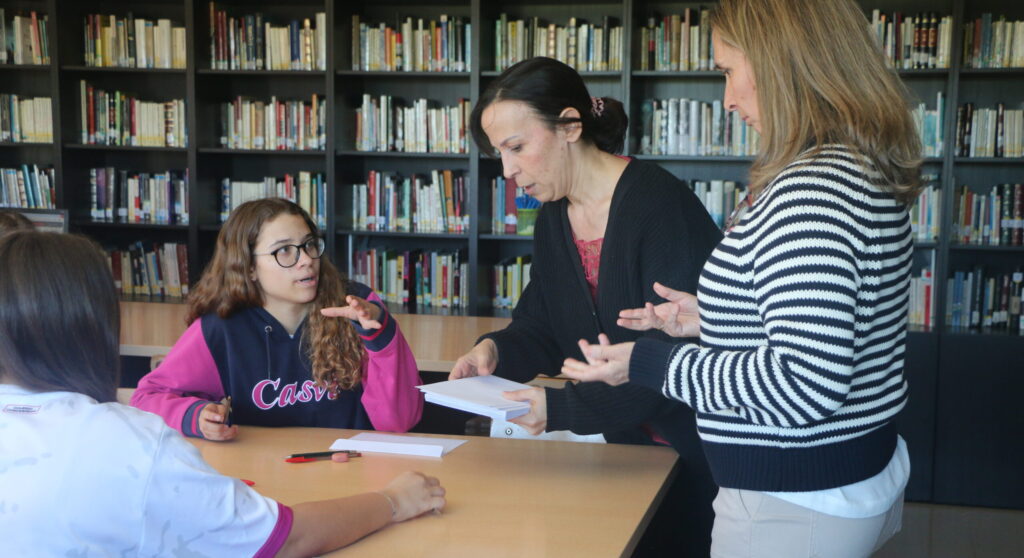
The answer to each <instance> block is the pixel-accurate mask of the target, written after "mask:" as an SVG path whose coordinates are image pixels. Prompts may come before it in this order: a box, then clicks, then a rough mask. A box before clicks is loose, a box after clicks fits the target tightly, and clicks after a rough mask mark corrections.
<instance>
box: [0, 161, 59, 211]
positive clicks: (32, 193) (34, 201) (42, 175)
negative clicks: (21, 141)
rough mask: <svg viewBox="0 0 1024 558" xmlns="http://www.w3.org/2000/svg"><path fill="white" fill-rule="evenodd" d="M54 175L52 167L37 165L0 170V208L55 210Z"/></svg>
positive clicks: (55, 191) (55, 182) (55, 181)
mask: <svg viewBox="0 0 1024 558" xmlns="http://www.w3.org/2000/svg"><path fill="white" fill-rule="evenodd" d="M56 184H57V180H56V175H55V174H54V171H53V167H49V168H43V169H40V168H39V166H38V165H32V166H31V167H30V166H28V165H21V168H14V169H10V168H7V169H0V207H20V208H24V209H55V208H56V207H57V190H56Z"/></svg>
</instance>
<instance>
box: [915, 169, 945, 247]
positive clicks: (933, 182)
mask: <svg viewBox="0 0 1024 558" xmlns="http://www.w3.org/2000/svg"><path fill="white" fill-rule="evenodd" d="M921 182H922V183H924V187H923V188H922V189H921V193H920V194H918V196H917V199H915V200H914V205H913V207H911V208H910V234H911V235H912V236H913V237H914V240H915V241H917V242H933V241H935V240H938V238H939V223H941V222H942V190H940V189H939V176H938V175H936V174H926V175H922V176H921Z"/></svg>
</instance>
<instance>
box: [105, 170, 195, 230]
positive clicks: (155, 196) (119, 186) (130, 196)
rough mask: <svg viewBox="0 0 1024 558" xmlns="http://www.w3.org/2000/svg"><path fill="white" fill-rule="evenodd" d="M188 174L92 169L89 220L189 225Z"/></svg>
mask: <svg viewBox="0 0 1024 558" xmlns="http://www.w3.org/2000/svg"><path fill="white" fill-rule="evenodd" d="M188 189H189V179H188V171H187V170H185V171H172V170H168V171H163V172H152V173H151V172H136V171H130V170H127V169H118V168H114V167H97V168H91V169H89V202H90V207H89V216H90V217H91V218H92V220H93V221H107V222H116V223H149V224H155V225H187V224H188V220H189V211H188V196H189V190H188Z"/></svg>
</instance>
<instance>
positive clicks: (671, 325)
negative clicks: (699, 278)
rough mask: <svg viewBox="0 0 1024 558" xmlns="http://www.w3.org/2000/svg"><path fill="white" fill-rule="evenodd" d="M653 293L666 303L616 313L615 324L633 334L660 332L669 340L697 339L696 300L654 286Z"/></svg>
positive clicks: (688, 294) (691, 296)
mask: <svg viewBox="0 0 1024 558" xmlns="http://www.w3.org/2000/svg"><path fill="white" fill-rule="evenodd" d="M654 292H655V293H657V295H658V296H660V297H661V298H664V299H665V300H667V301H668V302H663V303H661V304H659V305H657V306H655V305H654V304H651V303H650V302H648V303H647V304H646V305H644V307H643V308H633V309H630V310H622V311H621V312H619V319H618V321H617V322H615V323H616V324H618V325H619V326H620V327H624V328H626V329H632V330H634V331H647V330H649V329H660V330H661V331H664V332H665V333H666V334H668V335H671V336H672V337H699V336H700V308H698V306H697V297H695V296H693V295H692V294H690V293H684V292H683V291H677V290H674V289H670V288H668V287H666V286H665V285H662V284H661V283H654Z"/></svg>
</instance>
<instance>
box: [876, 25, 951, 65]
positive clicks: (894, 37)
mask: <svg viewBox="0 0 1024 558" xmlns="http://www.w3.org/2000/svg"><path fill="white" fill-rule="evenodd" d="M871 30H872V31H873V32H874V35H875V38H876V39H878V44H879V45H880V46H881V47H882V52H883V53H884V54H885V58H886V59H887V60H888V61H889V63H890V64H891V65H892V67H893V68H896V69H898V70H910V69H919V68H948V67H949V62H950V52H951V50H952V49H951V48H950V47H951V46H952V44H953V16H948V15H947V16H939V15H938V14H936V13H935V12H925V13H918V14H917V15H906V14H904V13H902V12H895V13H892V14H887V13H882V11H881V10H872V12H871Z"/></svg>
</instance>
